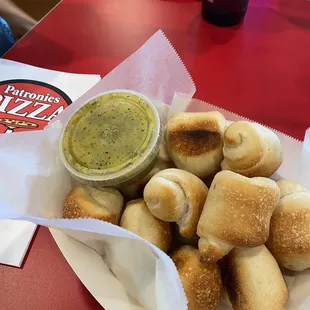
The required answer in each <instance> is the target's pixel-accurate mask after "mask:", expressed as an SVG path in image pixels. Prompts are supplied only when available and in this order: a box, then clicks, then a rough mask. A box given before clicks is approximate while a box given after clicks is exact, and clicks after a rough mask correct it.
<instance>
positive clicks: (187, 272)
mask: <svg viewBox="0 0 310 310" xmlns="http://www.w3.org/2000/svg"><path fill="white" fill-rule="evenodd" d="M172 260H173V261H174V263H175V265H176V267H177V269H178V272H179V275H180V279H181V281H182V285H183V288H184V291H185V294H186V297H187V299H188V309H189V310H202V309H204V310H215V309H216V307H217V305H218V304H219V302H220V297H221V289H222V280H221V275H220V271H219V267H218V265H217V264H202V263H201V262H200V261H199V251H198V250H197V249H195V248H194V247H191V246H183V247H181V248H180V249H179V250H177V251H176V252H175V253H174V254H173V255H172Z"/></svg>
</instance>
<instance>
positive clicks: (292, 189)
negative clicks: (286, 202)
mask: <svg viewBox="0 0 310 310" xmlns="http://www.w3.org/2000/svg"><path fill="white" fill-rule="evenodd" d="M277 184H278V186H279V189H280V198H283V197H284V196H287V195H290V194H293V193H300V192H308V191H307V189H306V188H304V187H303V186H301V185H300V184H299V183H297V182H294V181H290V180H286V179H281V180H279V181H277Z"/></svg>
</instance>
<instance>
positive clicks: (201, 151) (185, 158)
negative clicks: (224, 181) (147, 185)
mask: <svg viewBox="0 0 310 310" xmlns="http://www.w3.org/2000/svg"><path fill="white" fill-rule="evenodd" d="M225 126H226V120H225V118H224V116H223V115H222V114H221V113H219V112H207V113H205V112H201V113H177V114H175V115H174V116H173V117H172V118H171V119H170V120H169V122H168V124H167V127H166V134H165V136H166V142H167V150H168V152H169V155H170V157H171V159H172V161H173V162H174V164H175V165H176V166H177V167H178V168H179V169H182V170H186V171H189V172H191V173H193V174H195V175H196V176H198V177H201V178H205V177H207V176H208V175H210V174H212V173H215V172H217V171H219V170H220V164H221V161H222V159H223V135H224V129H225Z"/></svg>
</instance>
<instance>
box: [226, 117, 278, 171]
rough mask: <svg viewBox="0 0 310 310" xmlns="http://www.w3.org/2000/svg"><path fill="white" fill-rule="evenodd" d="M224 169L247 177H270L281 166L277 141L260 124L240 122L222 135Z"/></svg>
mask: <svg viewBox="0 0 310 310" xmlns="http://www.w3.org/2000/svg"><path fill="white" fill-rule="evenodd" d="M223 152H224V160H223V162H222V164H221V166H222V169H223V170H231V171H234V172H236V173H240V174H242V175H244V176H247V177H270V176H271V175H272V174H274V173H275V172H276V171H277V170H278V168H279V167H280V165H281V163H282V151H281V144H280V140H279V138H278V137H277V135H276V134H275V133H273V132H272V131H271V130H269V129H267V128H265V127H264V126H262V125H259V124H255V123H250V122H245V121H240V122H235V123H233V124H231V125H230V126H228V127H227V129H226V130H225V134H224V149H223Z"/></svg>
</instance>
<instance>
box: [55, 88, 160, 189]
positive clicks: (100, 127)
mask: <svg viewBox="0 0 310 310" xmlns="http://www.w3.org/2000/svg"><path fill="white" fill-rule="evenodd" d="M160 136H161V134H160V116H159V113H158V111H157V109H156V108H155V106H154V105H153V103H152V102H151V100H149V99H148V98H147V97H145V96H144V95H142V94H140V93H137V92H134V91H129V90H121V89H120V90H119V89H117V90H112V91H108V92H104V93H102V94H100V95H98V96H97V97H95V98H93V99H91V100H89V101H88V102H86V103H85V104H84V105H83V106H82V107H81V108H80V109H78V110H77V111H76V112H75V113H74V114H73V115H72V116H71V117H70V119H69V120H68V122H67V124H66V125H65V127H64V129H63V132H62V136H61V139H60V144H59V151H60V157H61V159H62V162H63V164H64V165H65V167H66V168H67V170H68V171H69V172H70V173H71V175H72V176H73V177H74V178H76V179H78V180H79V181H80V182H82V183H84V184H90V185H92V186H95V187H103V186H124V185H125V184H130V183H133V182H136V181H137V180H139V179H141V178H143V177H144V176H145V175H146V174H147V173H148V172H149V171H150V170H151V169H152V167H153V165H154V163H155V160H156V156H157V154H158V152H159V144H160Z"/></svg>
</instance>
